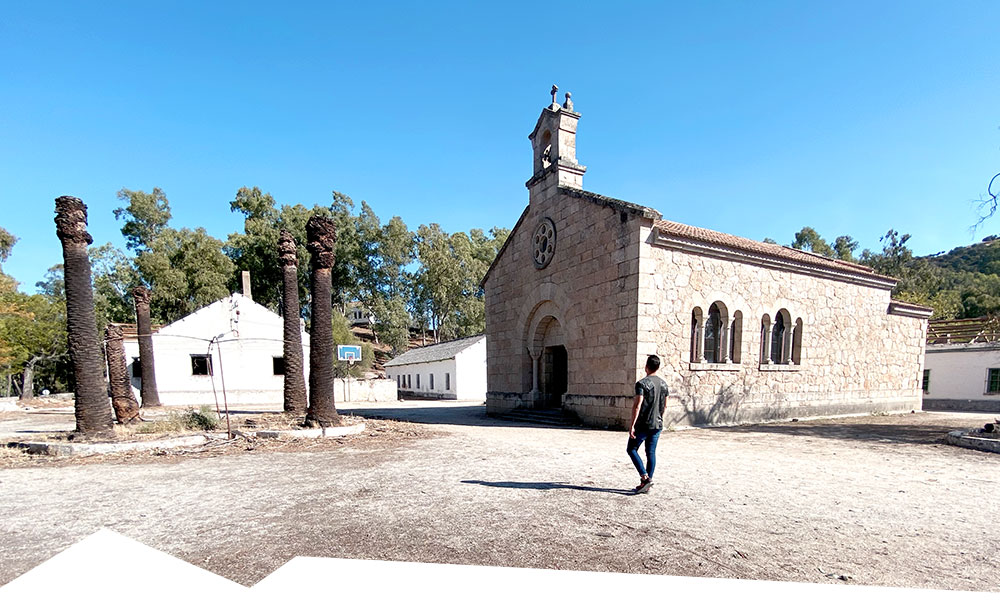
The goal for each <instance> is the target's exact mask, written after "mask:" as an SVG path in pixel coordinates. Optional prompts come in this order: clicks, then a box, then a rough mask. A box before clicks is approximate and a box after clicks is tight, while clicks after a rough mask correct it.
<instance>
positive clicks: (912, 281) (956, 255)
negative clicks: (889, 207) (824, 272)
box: [765, 227, 1000, 319]
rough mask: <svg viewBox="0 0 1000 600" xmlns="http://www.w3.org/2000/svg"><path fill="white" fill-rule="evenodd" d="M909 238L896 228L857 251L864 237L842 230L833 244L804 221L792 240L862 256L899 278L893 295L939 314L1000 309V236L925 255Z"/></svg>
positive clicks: (821, 250) (846, 256) (834, 253)
mask: <svg viewBox="0 0 1000 600" xmlns="http://www.w3.org/2000/svg"><path fill="white" fill-rule="evenodd" d="M909 240H910V235H909V234H900V233H899V232H898V231H896V230H893V229H890V230H889V231H888V232H886V234H885V235H884V236H882V238H881V240H880V241H881V242H882V244H883V245H882V249H881V250H880V251H877V252H876V251H873V250H869V249H865V250H863V251H862V252H861V254H860V255H858V256H855V254H854V252H856V251H857V248H858V243H857V242H855V241H854V240H853V239H852V238H851V237H850V236H847V235H844V236H840V237H838V238H836V240H835V242H834V244H832V245H831V244H828V243H827V242H826V240H824V239H823V237H822V236H820V235H819V234H818V233H817V232H816V230H814V229H813V228H812V227H803V228H802V229H801V230H800V231H799V232H798V233H796V234H795V236H794V239H793V240H792V242H791V243H790V244H789V246H791V247H792V248H797V249H800V250H806V251H809V252H814V253H816V254H820V255H822V256H826V257H829V258H837V259H840V260H847V261H852V262H857V263H860V264H863V265H866V266H869V267H871V268H872V269H874V270H875V272H876V273H879V274H881V275H886V276H889V277H893V278H895V279H898V280H899V283H898V284H897V285H896V288H895V289H894V290H893V291H892V296H893V298H897V299H899V300H902V301H904V302H913V303H916V304H923V305H925V306H930V307H932V308H933V309H934V316H933V318H934V319H964V318H971V317H981V316H986V315H993V314H995V313H997V312H1000V237H998V236H995V235H993V236H989V237H986V238H985V239H983V241H982V242H981V243H978V244H973V245H971V246H965V247H960V248H955V249H953V250H951V251H949V252H942V253H938V254H934V255H931V256H922V257H918V256H914V255H913V252H912V251H911V250H910V249H909V248H908V247H907V245H906V244H907V242H908V241H909ZM765 241H768V242H772V243H773V242H774V241H773V240H770V239H768V240H765Z"/></svg>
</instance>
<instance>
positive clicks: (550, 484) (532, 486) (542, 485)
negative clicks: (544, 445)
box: [462, 479, 634, 496]
mask: <svg viewBox="0 0 1000 600" xmlns="http://www.w3.org/2000/svg"><path fill="white" fill-rule="evenodd" d="M462 483H474V484H476V485H484V486H487V487H498V488H511V489H517V490H541V491H549V490H579V491H583V492H604V493H605V494H620V495H622V496H632V495H634V492H633V491H632V490H620V489H615V488H602V487H589V486H585V485H572V484H569V483H563V482H561V481H479V480H476V479H467V480H464V481H462Z"/></svg>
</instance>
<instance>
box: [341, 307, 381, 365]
mask: <svg viewBox="0 0 1000 600" xmlns="http://www.w3.org/2000/svg"><path fill="white" fill-rule="evenodd" d="M332 321H333V343H334V345H335V346H338V345H348V346H361V360H360V361H358V362H356V363H354V364H353V365H351V364H350V363H348V362H343V361H339V360H335V361H334V363H333V374H334V377H361V376H362V375H364V374H365V373H366V372H367V371H369V370H371V368H372V365H373V364H374V363H375V350H374V348H372V345H371V344H369V343H367V342H362V341H361V340H359V339H358V337H357V336H356V335H354V332H353V331H351V324H350V323H348V322H347V317H345V316H344V315H343V314H341V313H340V312H338V311H333V319H332ZM334 358H336V356H334Z"/></svg>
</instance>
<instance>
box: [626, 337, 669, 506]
mask: <svg viewBox="0 0 1000 600" xmlns="http://www.w3.org/2000/svg"><path fill="white" fill-rule="evenodd" d="M659 369H660V357H659V356H656V355H655V354H653V355H650V356H649V358H647V359H646V376H645V377H643V378H642V379H640V380H639V381H637V382H636V384H635V405H634V406H633V407H632V423H631V425H630V426H629V430H628V456H629V458H631V459H632V464H634V465H635V469H636V471H639V478H640V479H639V485H638V487H636V488H635V489H634V490H633V492H635V493H636V494H644V493H646V492H648V491H649V488H650V487H652V486H653V471H654V470H655V469H656V442H657V441H659V439H660V431H661V430H662V429H663V409H664V407H665V406H666V404H667V382H666V381H663V379H661V378H660V377H659V376H657V375H656V372H657V371H658V370H659ZM643 442H645V443H646V466H645V467H643V464H642V458H640V457H639V446H641V445H642V443H643Z"/></svg>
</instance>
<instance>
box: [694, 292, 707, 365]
mask: <svg viewBox="0 0 1000 600" xmlns="http://www.w3.org/2000/svg"><path fill="white" fill-rule="evenodd" d="M702 320H703V319H702V312H701V307H700V306H696V307H695V309H694V310H692V311H691V362H702V361H703V360H704V357H705V356H704V353H703V352H702V348H703V347H702V345H701V344H702V340H703V336H702V327H703V326H704V323H703V322H702Z"/></svg>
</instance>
